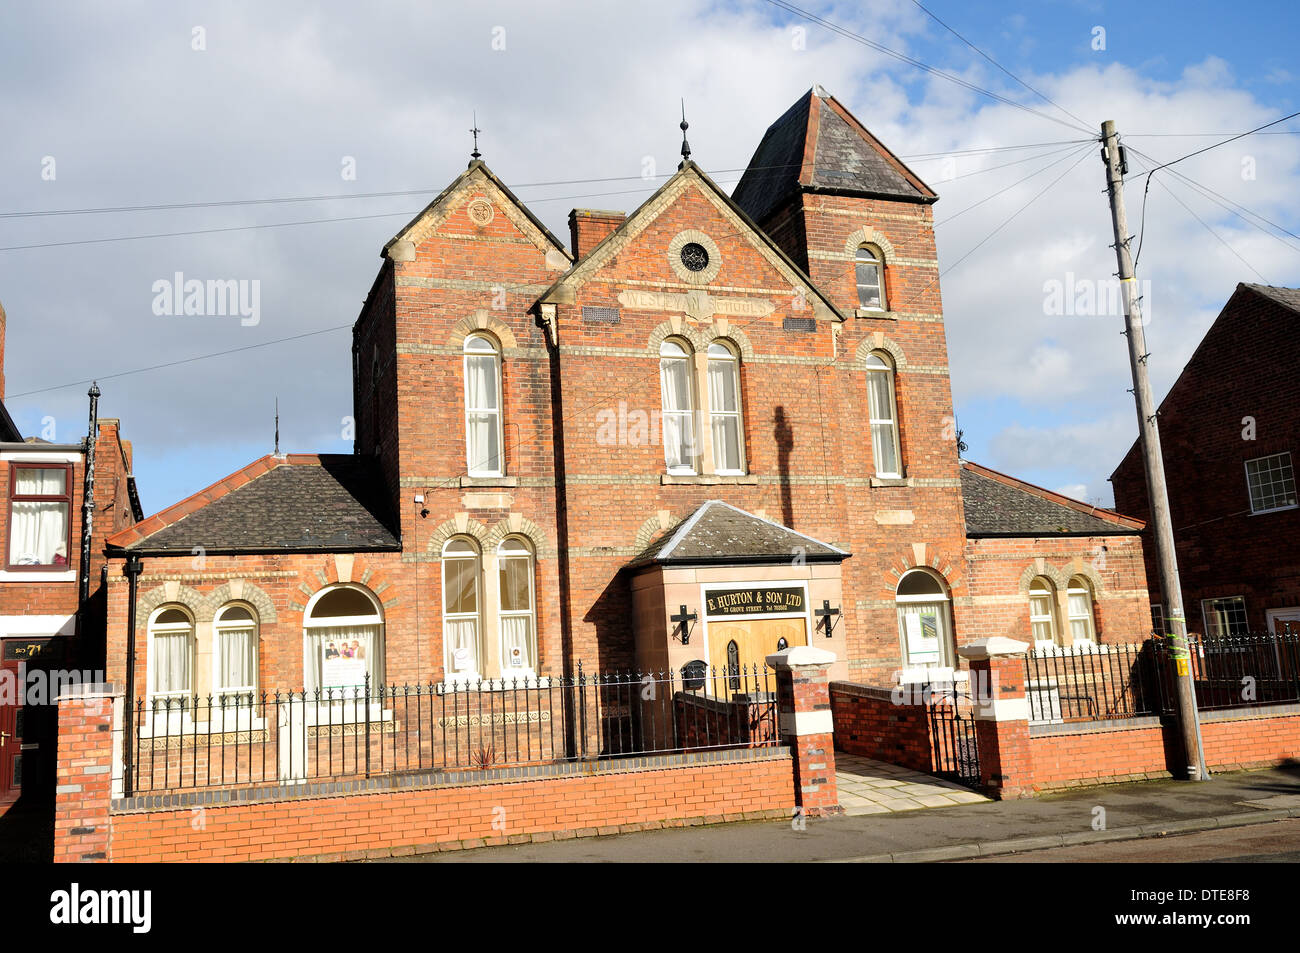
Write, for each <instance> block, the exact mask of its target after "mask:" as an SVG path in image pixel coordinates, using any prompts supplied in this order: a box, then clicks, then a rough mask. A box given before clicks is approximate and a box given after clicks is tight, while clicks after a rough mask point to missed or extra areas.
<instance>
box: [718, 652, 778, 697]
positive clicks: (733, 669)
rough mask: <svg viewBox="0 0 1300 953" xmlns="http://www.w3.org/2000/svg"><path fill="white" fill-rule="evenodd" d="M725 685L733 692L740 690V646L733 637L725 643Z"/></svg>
mask: <svg viewBox="0 0 1300 953" xmlns="http://www.w3.org/2000/svg"><path fill="white" fill-rule="evenodd" d="M777 651H780V649H778V650H777ZM727 686H728V687H729V688H730V689H731V690H732V691H733V692H738V691H740V646H739V645H737V644H736V640H735V639H732V640H731V641H730V642H728V643H727Z"/></svg>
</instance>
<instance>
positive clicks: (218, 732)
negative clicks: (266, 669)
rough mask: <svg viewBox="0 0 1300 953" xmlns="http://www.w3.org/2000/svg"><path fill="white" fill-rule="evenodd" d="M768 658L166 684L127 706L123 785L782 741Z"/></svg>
mask: <svg viewBox="0 0 1300 953" xmlns="http://www.w3.org/2000/svg"><path fill="white" fill-rule="evenodd" d="M775 687H776V686H775V679H774V677H773V676H772V673H771V672H770V671H768V670H767V669H766V668H761V669H760V668H750V667H744V668H741V669H739V670H733V669H728V670H726V671H718V670H714V671H707V672H705V674H704V675H703V676H701V677H699V678H692V679H684V678H683V676H682V675H681V674H680V673H677V672H661V673H642V672H627V673H618V674H596V675H590V674H586V673H585V672H583V671H582V669H581V667H579V670H578V673H577V674H576V675H573V676H543V677H541V678H520V679H504V680H502V679H497V680H491V681H489V680H486V679H484V680H480V681H476V682H473V683H467V682H444V683H440V684H432V683H429V684H422V685H382V686H379V687H377V688H372V687H371V686H370V685H369V684H368V683H367V684H363V685H360V686H352V687H343V688H324V689H317V690H313V691H290V692H257V693H252V692H245V693H234V694H225V695H208V696H202V697H199V696H189V695H182V696H174V697H166V698H155V699H151V700H149V701H144V700H140V701H137V702H136V704H135V710H134V712H133V715H132V718H131V722H130V726H129V731H127V732H126V733H125V737H124V739H123V743H124V745H127V746H129V747H130V751H131V753H132V755H133V757H132V758H131V759H130V761H129V764H131V765H132V766H133V770H132V771H131V772H130V774H129V775H128V776H126V777H124V778H123V788H124V793H126V794H128V795H132V794H148V793H158V792H163V791H168V792H171V791H182V790H188V789H194V788H207V787H238V786H245V785H261V784H277V785H278V784H293V783H299V782H306V781H316V780H327V779H334V778H355V777H373V776H377V775H384V774H393V773H406V772H411V773H417V772H431V771H473V770H485V769H489V768H509V767H525V766H532V765H545V764H553V763H560V762H572V761H591V760H597V759H603V758H618V757H622V756H628V755H648V754H665V753H674V752H683V751H699V750H709V749H720V748H734V747H765V746H770V745H776V744H778V743H779V741H778V736H777V717H776V696H775Z"/></svg>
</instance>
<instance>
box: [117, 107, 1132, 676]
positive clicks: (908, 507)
mask: <svg viewBox="0 0 1300 953" xmlns="http://www.w3.org/2000/svg"><path fill="white" fill-rule="evenodd" d="M935 200H936V196H935V194H934V193H933V192H932V191H931V190H930V189H929V188H928V187H927V186H926V185H925V184H924V183H923V182H922V181H921V180H920V179H918V178H917V177H916V176H915V175H914V174H913V173H912V172H911V171H910V170H909V169H908V168H907V167H906V166H905V165H903V163H902V162H900V161H899V160H898V158H897V157H896V156H894V154H893V153H891V152H890V151H889V150H888V149H887V148H885V147H884V146H883V145H882V144H881V143H880V142H878V141H877V140H876V139H875V138H874V137H873V136H872V135H871V134H870V133H869V132H868V131H867V130H866V129H865V128H863V127H862V126H861V124H860V123H858V121H857V120H856V119H855V118H854V117H853V116H851V115H850V114H849V113H848V112H847V111H846V110H845V109H844V107H843V106H842V105H841V104H840V103H839V102H837V101H836V100H835V99H834V98H833V97H830V96H829V95H827V94H826V93H825V92H823V91H821V90H820V88H818V89H815V90H810V91H809V92H808V93H807V94H805V95H804V96H802V97H801V98H800V99H799V101H798V102H797V103H796V104H795V105H794V106H792V107H791V108H790V109H789V110H788V111H787V112H786V113H785V114H784V115H783V116H782V117H781V118H780V119H778V120H777V121H776V122H775V123H774V124H773V125H772V126H771V127H770V128H769V129H768V130H767V133H766V134H765V136H764V137H763V139H762V142H761V143H760V145H759V147H758V149H757V151H756V152H755V155H754V158H753V160H752V161H751V164H750V169H749V171H747V172H746V174H745V176H744V178H743V179H742V180H741V182H740V184H739V185H738V187H737V188H736V191H735V194H734V196H730V197H729V196H727V195H726V194H725V193H723V192H722V191H721V190H720V189H719V188H718V187H717V186H716V185H715V184H714V183H713V182H712V181H711V180H710V179H709V177H708V176H707V175H705V174H704V173H703V172H702V171H701V170H700V168H699V167H698V166H697V165H695V163H694V162H692V161H690V160H689V158H686V159H685V160H684V161H683V163H682V165H681V167H680V168H679V170H678V172H677V173H676V174H675V175H674V176H672V177H671V178H670V179H669V180H668V181H667V182H666V183H665V184H664V185H663V186H662V187H661V188H660V189H659V190H658V191H657V192H656V193H655V194H654V195H653V196H652V197H651V198H650V199H649V200H648V201H647V202H646V203H645V204H643V205H642V206H641V207H640V208H638V209H637V210H635V211H634V212H632V213H631V214H628V215H624V214H623V213H620V212H604V211H592V210H575V211H574V212H573V213H572V214H571V216H570V227H571V235H570V247H569V248H567V249H566V248H565V247H564V246H563V245H562V244H561V242H560V241H559V240H558V239H557V238H556V237H555V236H554V235H552V234H551V233H550V232H549V231H547V229H546V228H545V227H544V226H543V225H542V223H541V222H540V221H539V220H538V219H537V218H536V216H535V215H533V213H531V212H530V211H529V210H528V209H527V207H526V206H524V205H523V204H522V203H521V202H520V201H519V200H518V199H517V198H516V197H515V196H514V195H513V194H512V193H511V192H510V190H509V189H508V188H507V187H506V185H505V184H504V183H502V182H501V181H500V180H499V179H498V178H497V177H496V175H494V174H493V173H492V172H491V171H490V170H489V169H488V167H487V166H486V165H485V164H484V163H483V162H481V161H478V160H477V159H476V160H475V161H473V162H471V163H470V165H469V168H468V169H467V170H466V171H465V172H464V173H462V174H461V175H460V176H459V177H457V178H456V179H455V181H453V182H452V183H451V185H449V186H448V187H447V189H446V190H444V191H443V192H442V194H440V195H439V196H438V197H437V198H436V199H434V201H433V202H431V203H430V204H429V206H428V207H427V208H426V209H424V210H423V211H422V212H421V213H420V214H419V215H417V216H416V217H415V219H414V220H412V221H411V223H410V224H409V225H407V226H406V227H405V228H403V229H402V230H401V231H400V232H399V233H398V234H397V235H395V236H394V237H393V239H392V240H391V241H390V242H389V243H388V244H387V245H386V246H385V247H384V249H383V264H382V265H381V267H380V269H379V273H378V275H377V277H376V279H375V281H374V284H373V286H372V288H371V290H370V293H369V296H368V297H367V299H366V302H365V304H364V306H363V308H362V311H361V315H360V317H359V318H358V320H357V322H356V325H355V328H354V333H353V389H354V391H353V393H354V408H355V410H354V414H355V424H356V455H355V456H353V457H337V456H335V457H331V456H326V455H322V456H319V457H317V456H309V455H294V454H289V455H284V456H271V457H266V458H263V459H262V460H259V461H257V462H255V463H253V464H251V465H250V466H249V467H246V468H245V469H243V470H241V471H239V472H238V473H236V474H233V475H232V476H230V477H228V478H226V479H225V480H222V481H220V482H219V483H217V484H215V485H214V486H212V487H211V488H209V489H208V490H205V491H203V492H201V493H199V494H197V495H196V496H194V497H192V498H191V499H189V500H186V501H183V502H182V503H179V504H177V505H176V506H174V507H171V508H170V509H167V510H164V511H163V512H161V513H159V514H157V515H156V516H153V517H151V518H150V519H148V520H145V521H144V522H142V523H139V524H138V525H136V526H134V527H131V528H129V529H127V530H124V531H123V532H121V533H118V534H117V535H115V536H113V537H112V538H111V539H110V540H109V555H110V559H111V563H112V569H111V572H110V580H111V585H110V587H109V590H110V594H109V613H110V617H111V619H112V620H113V622H112V625H111V627H110V634H109V646H108V656H109V668H110V674H111V677H112V680H113V681H114V682H118V683H120V682H121V679H122V677H123V669H124V659H125V658H126V651H127V640H128V632H127V619H128V609H129V606H128V601H129V600H128V591H129V590H128V584H127V582H126V580H125V578H124V576H123V569H124V565H125V561H126V560H127V558H128V557H138V558H139V559H141V560H142V561H143V570H142V573H143V574H142V575H141V576H140V578H139V597H138V602H137V605H136V609H137V615H136V620H137V623H136V629H135V631H134V633H131V636H132V642H133V645H134V647H135V653H136V666H137V669H136V670H137V676H136V683H135V687H136V694H137V697H139V698H159V697H162V698H165V697H171V696H176V695H183V694H185V693H198V694H206V693H209V692H223V691H247V690H249V689H252V690H258V689H260V690H265V691H275V690H283V689H297V688H301V687H304V686H306V687H307V688H308V689H312V688H317V687H322V686H325V687H329V686H333V685H342V684H356V681H357V680H358V679H360V678H362V677H363V676H364V675H365V674H369V676H370V677H371V679H372V680H374V681H385V682H395V683H399V684H400V683H402V682H405V681H413V682H414V681H418V682H428V681H434V682H465V681H469V682H475V683H476V682H478V681H479V680H481V679H482V680H488V681H489V682H491V681H493V680H496V679H498V678H502V677H504V678H511V677H520V676H525V677H526V676H531V675H539V676H541V675H554V674H562V673H569V672H572V671H573V670H575V669H576V667H577V666H578V665H579V663H581V664H582V665H583V666H584V667H585V670H586V671H592V670H602V671H611V670H626V669H629V668H635V667H637V666H644V667H650V668H654V669H665V668H671V669H672V670H674V671H680V670H681V669H682V667H683V666H685V665H687V664H688V663H689V662H692V661H702V662H705V663H706V664H712V665H715V666H719V667H723V668H725V667H726V666H730V665H752V664H756V663H758V662H761V660H762V659H763V658H764V657H765V656H766V655H767V654H768V653H770V652H772V651H775V650H776V649H777V648H778V647H780V646H782V645H785V646H795V645H800V644H813V645H815V646H817V647H819V648H829V649H830V650H832V651H833V652H835V654H836V656H837V659H838V660H837V661H836V663H835V669H834V674H835V676H836V677H841V678H842V677H850V678H854V679H857V680H860V681H867V682H874V683H878V684H890V683H894V682H896V681H897V680H898V679H899V678H900V677H903V678H908V679H913V680H919V679H923V678H933V677H936V670H937V671H938V672H943V671H944V670H949V669H952V668H954V667H956V666H957V665H958V662H957V658H956V652H955V648H956V645H957V644H958V643H964V642H967V641H970V640H972V639H974V638H976V637H978V636H980V635H985V634H990V633H994V632H996V633H997V634H1005V635H1015V636H1018V637H1021V638H1024V639H1028V638H1029V637H1030V636H1031V633H1033V632H1035V631H1038V632H1039V633H1040V634H1042V638H1041V641H1052V642H1053V643H1054V644H1058V645H1066V644H1069V643H1070V642H1071V641H1072V640H1074V639H1076V638H1092V639H1096V638H1102V639H1106V640H1115V639H1123V640H1132V639H1138V638H1141V637H1143V636H1144V635H1145V634H1146V631H1147V626H1146V623H1145V615H1146V606H1147V597H1146V590H1145V582H1144V579H1143V571H1142V567H1141V563H1140V558H1139V557H1138V553H1139V550H1140V542H1139V539H1138V537H1137V536H1136V535H1135V530H1136V529H1137V528H1138V527H1139V526H1140V525H1141V524H1140V523H1139V522H1138V521H1134V520H1128V519H1125V518H1123V517H1120V516H1118V515H1116V514H1112V513H1108V512H1106V511H1099V510H1092V509H1091V508H1089V507H1086V506H1084V505H1083V504H1079V503H1076V502H1074V501H1071V500H1067V499H1065V498H1064V497H1060V496H1058V495H1056V494H1052V493H1049V492H1047V491H1045V490H1040V489H1038V488H1034V487H1030V486H1028V485H1027V484H1022V483H1020V482H1018V481H1015V480H1012V479H1011V478H1009V477H1003V476H1001V475H998V474H993V473H992V471H987V470H983V469H982V468H978V467H975V466H974V465H966V466H965V468H964V469H963V465H962V464H961V462H960V461H959V459H958V454H957V447H956V439H955V438H956V434H955V426H954V420H953V411H952V397H951V389H950V385H949V378H948V354H947V347H946V343H945V335H944V324H943V315H942V306H941V301H940V295H939V288H938V278H937V275H938V270H937V258H936V251H935V245H934V234H933V227H932V226H933V223H932V205H933V203H934V201H935ZM968 485H970V486H974V487H975V488H976V491H975V492H970V491H967V492H968V494H969V495H970V497H971V499H970V500H969V501H967V502H966V503H965V504H964V502H963V492H964V487H967V486H968ZM999 494H1000V495H999ZM972 504H973V505H975V507H976V509H975V510H973V511H972V509H971V506H972ZM1004 510H1013V511H1014V512H1009V514H1008V518H1007V521H1006V522H1005V524H1004V523H1003V522H1000V520H1001V515H1000V514H1002V513H1003V511H1004ZM991 526H992V527H994V528H993V529H990V527H991ZM1040 582H1041V583H1043V584H1045V585H1047V586H1050V587H1051V588H1050V591H1048V590H1043V591H1044V592H1047V602H1046V603H1044V602H1043V601H1042V596H1041V595H1040V587H1039V585H1038V583H1040ZM1071 590H1078V591H1077V592H1073V593H1072V592H1071ZM1085 619H1086V624H1085ZM1076 623H1077V624H1076ZM330 653H333V654H330Z"/></svg>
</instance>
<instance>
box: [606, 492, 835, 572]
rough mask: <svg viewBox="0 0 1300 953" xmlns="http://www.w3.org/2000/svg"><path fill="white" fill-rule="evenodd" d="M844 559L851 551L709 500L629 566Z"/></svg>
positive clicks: (720, 501)
mask: <svg viewBox="0 0 1300 953" xmlns="http://www.w3.org/2000/svg"><path fill="white" fill-rule="evenodd" d="M800 551H802V553H803V559H804V560H805V561H806V562H840V561H842V560H844V559H847V558H848V557H849V556H850V555H851V554H850V553H847V552H845V551H844V550H842V549H839V548H837V547H835V546H832V545H830V544H829V543H823V542H822V541H821V540H817V539H813V538H812V537H811V536H805V535H804V534H803V533H796V532H795V531H794V530H792V529H789V528H788V527H785V526H782V525H781V524H779V523H774V522H772V521H771V520H767V519H763V518H762V517H761V516H755V515H754V514H753V513H747V512H745V511H744V510H742V509H740V508H738V507H735V506H732V505H731V504H730V503H724V502H723V501H722V500H708V501H706V502H704V503H702V504H701V505H700V506H699V508H698V509H696V510H695V512H693V513H692V514H691V515H690V516H688V517H687V518H686V519H685V520H683V521H682V522H681V523H679V524H678V525H677V526H676V527H674V528H673V529H670V530H668V531H667V532H666V533H663V534H661V535H660V536H659V538H658V539H656V540H655V541H654V542H652V543H651V544H650V545H649V546H647V547H646V548H645V549H644V550H643V551H642V552H641V554H640V555H638V556H637V557H636V558H635V559H633V560H632V562H630V563H629V564H628V565H629V566H631V567H639V566H645V565H650V564H652V563H654V564H658V565H674V564H686V563H689V564H700V563H777V562H789V561H791V560H792V559H793V558H794V557H795V556H796V555H797V554H798V553H799V552H800Z"/></svg>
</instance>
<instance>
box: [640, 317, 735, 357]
mask: <svg viewBox="0 0 1300 953" xmlns="http://www.w3.org/2000/svg"><path fill="white" fill-rule="evenodd" d="M667 338H682V339H683V340H685V341H688V342H689V343H690V345H691V347H692V348H694V349H695V351H696V352H700V351H706V350H708V347H709V340H710V338H709V336H708V335H706V334H705V333H704V332H703V331H701V330H700V329H699V328H697V327H695V326H694V325H691V324H688V323H687V322H686V319H685V318H682V317H677V316H675V315H674V316H673V317H671V318H669V319H668V320H667V321H665V322H664V323H663V324H661V325H659V327H657V328H655V329H654V330H653V331H651V332H650V343H649V344H648V346H647V350H648V351H649V353H650V354H651V355H652V356H654V357H656V358H657V357H659V345H661V344H663V343H664V340H665V339H667ZM737 343H739V342H737Z"/></svg>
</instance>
